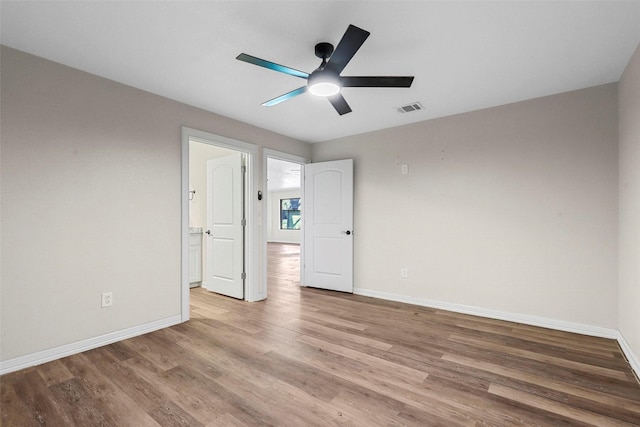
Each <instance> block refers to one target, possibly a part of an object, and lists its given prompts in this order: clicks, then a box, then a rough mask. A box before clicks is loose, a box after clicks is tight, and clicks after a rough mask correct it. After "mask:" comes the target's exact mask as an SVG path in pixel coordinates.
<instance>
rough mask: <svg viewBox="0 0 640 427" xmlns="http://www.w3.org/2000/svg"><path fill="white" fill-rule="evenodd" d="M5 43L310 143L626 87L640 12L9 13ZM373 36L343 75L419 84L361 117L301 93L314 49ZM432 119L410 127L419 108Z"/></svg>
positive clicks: (128, 7) (354, 101) (66, 9)
mask: <svg viewBox="0 0 640 427" xmlns="http://www.w3.org/2000/svg"><path fill="white" fill-rule="evenodd" d="M0 13H1V24H2V29H1V41H2V44H4V45H7V46H10V47H13V48H16V49H19V50H23V51H26V52H29V53H32V54H35V55H38V56H41V57H44V58H47V59H51V60H53V61H57V62H60V63H63V64H66V65H69V66H71V67H75V68H78V69H81V70H85V71H88V72H90V73H93V74H97V75H99V76H103V77H106V78H109V79H112V80H115V81H118V82H122V83H124V84H127V85H131V86H134V87H137V88H140V89H143V90H146V91H149V92H153V93H156V94H159V95H162V96H165V97H168V98H171V99H175V100H178V101H181V102H184V103H187V104H190V105H194V106H197V107H200V108H203V109H205V110H209V111H212V112H215V113H218V114H221V115H224V116H228V117H232V118H234V119H237V120H241V121H243V122H247V123H251V124H253V125H256V126H259V127H262V128H265V129H269V130H272V131H275V132H278V133H281V134H284V135H288V136H291V137H293V138H297V139H299V140H302V141H307V142H317V141H323V140H328V139H333V138H338V137H342V136H347V135H353V134H358V133H363V132H368V131H372V130H377V129H382V128H387V127H392V126H398V125H403V124H407V123H412V122H416V121H422V120H426V119H430V118H435V117H442V116H447V115H451V114H457V113H462V112H465V111H471V110H476V109H480V108H486V107H491V106H495V105H501V104H507V103H511V102H516V101H521V100H525V99H531V98H536V97H540V96H545V95H550V94H554V93H560V92H565V91H569V90H574V89H580V88H584V87H589V86H594V85H599V84H604V83H609V82H614V81H617V80H619V78H620V75H621V73H622V71H623V70H624V67H625V66H626V64H627V63H628V61H629V59H630V57H631V55H632V54H633V51H634V50H635V49H636V47H637V46H638V43H639V42H640V24H639V23H640V1H626V2H616V1H588V2H587V1H585V2H582V1H569V2H556V1H542V2H532V1H531V2H530V1H511V2H485V1H473V2H460V1H449V2H444V1H442V2H436V1H403V2H401V1H264V0H261V1H198V2H191V1H171V2H155V1H118V2H112V1H107V2H103V1H84V2H71V1H44V2H37V1H30V2H26V1H6V0H3V1H2V3H1V12H0ZM349 24H354V25H356V26H358V27H361V28H363V29H365V30H368V31H370V32H371V36H370V37H369V38H368V39H367V41H366V42H365V43H364V45H363V46H362V48H361V49H360V50H359V51H358V53H357V54H356V56H355V57H354V58H353V60H352V61H351V62H350V63H349V65H348V66H347V67H346V68H345V70H344V72H343V75H415V80H414V83H413V86H412V87H411V88H410V89H388V88H382V89H365V88H345V89H344V90H343V95H344V97H345V98H346V100H347V101H348V102H349V104H350V105H351V108H352V109H353V112H352V113H349V114H346V115H344V116H338V114H337V113H336V112H335V110H334V109H333V108H332V107H331V105H330V104H329V103H328V101H327V100H325V99H322V98H318V97H314V96H313V95H311V94H308V93H307V94H303V95H300V96H298V97H296V98H294V99H291V100H289V101H286V102H284V103H281V104H279V105H277V106H274V107H262V106H260V104H261V103H262V102H264V101H266V100H269V99H271V98H274V97H276V96H279V95H281V94H283V93H285V92H288V91H290V90H292V89H295V88H297V87H300V86H302V85H303V84H304V83H305V82H304V80H301V79H299V78H296V77H292V76H288V75H285V74H282V73H277V72H274V71H271V70H267V69H264V68H260V67H257V66H254V65H250V64H247V63H244V62H241V61H237V60H236V59H235V57H236V56H237V55H238V54H239V53H241V52H244V53H248V54H250V55H254V56H258V57H260V58H263V59H266V60H270V61H274V62H277V63H280V64H282V65H287V66H289V67H292V68H296V69H299V70H303V71H307V72H311V71H313V70H314V69H315V68H317V66H318V65H319V60H318V59H317V58H316V57H315V56H314V52H313V48H314V45H315V44H316V43H318V42H320V41H327V42H330V43H333V44H334V45H335V44H337V42H338V41H339V40H340V38H341V37H342V34H344V31H345V30H346V28H347V26H348V25H349ZM416 101H418V102H421V103H422V104H423V106H424V107H425V109H424V110H422V111H419V112H412V113H406V114H400V113H398V112H397V110H396V108H397V107H399V106H401V105H405V104H408V103H412V102H416Z"/></svg>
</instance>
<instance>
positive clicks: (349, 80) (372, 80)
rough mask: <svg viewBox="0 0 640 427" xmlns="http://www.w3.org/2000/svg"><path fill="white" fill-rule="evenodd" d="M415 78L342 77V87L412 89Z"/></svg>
mask: <svg viewBox="0 0 640 427" xmlns="http://www.w3.org/2000/svg"><path fill="white" fill-rule="evenodd" d="M411 83H413V76H370V77H356V76H349V77H340V84H341V85H342V87H411Z"/></svg>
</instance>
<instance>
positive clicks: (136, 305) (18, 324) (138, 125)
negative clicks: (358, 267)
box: [0, 46, 310, 361]
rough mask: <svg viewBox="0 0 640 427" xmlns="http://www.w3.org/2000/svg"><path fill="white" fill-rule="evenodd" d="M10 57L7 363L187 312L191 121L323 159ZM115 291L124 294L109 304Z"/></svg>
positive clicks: (5, 150) (5, 143)
mask: <svg viewBox="0 0 640 427" xmlns="http://www.w3.org/2000/svg"><path fill="white" fill-rule="evenodd" d="M1 67H2V69H1V75H2V81H1V85H2V86H1V89H2V101H1V102H2V104H1V106H0V107H1V111H2V129H1V134H0V137H1V140H2V151H1V152H2V159H1V182H2V199H1V203H2V204H1V218H2V252H1V257H2V258H1V263H2V272H1V277H0V278H1V286H0V297H1V315H0V316H1V317H0V324H1V326H0V342H2V346H1V351H0V359H1V360H3V361H5V360H7V359H11V358H15V357H18V356H24V355H28V354H31V353H34V352H39V351H43V350H47V349H51V348H55V347H59V346H63V345H67V344H71V343H74V342H78V341H82V340H86V339H90V338H93V337H97V336H100V335H104V334H108V333H112V332H117V331H120V330H123V329H127V328H132V327H136V326H139V325H144V324H146V323H148V322H154V321H161V320H162V319H167V318H171V317H174V316H176V315H179V314H180V286H181V285H180V231H181V230H180V227H181V222H180V214H181V211H180V190H181V183H180V179H181V178H180V168H181V137H182V135H181V127H182V126H187V127H190V128H195V129H200V130H203V131H207V132H212V133H215V134H219V135H222V136H226V137H230V138H235V139H238V140H241V141H245V142H250V143H253V144H257V145H259V146H260V147H268V148H272V149H275V150H279V151H284V152H289V153H292V154H296V155H300V156H306V157H310V147H309V145H307V144H304V143H301V142H298V141H295V140H292V139H290V138H287V137H284V136H281V135H277V134H274V133H271V132H267V131H265V130H262V129H259V128H256V127H253V126H250V125H247V124H244V123H241V122H238V121H234V120H231V119H228V118H225V117H221V116H218V115H216V114H212V113H209V112H206V111H203V110H199V109H196V108H193V107H190V106H187V105H184V104H180V103H178V102H174V101H171V100H168V99H166V98H162V97H159V96H156V95H153V94H150V93H147V92H143V91H140V90H137V89H134V88H131V87H127V86H124V85H121V84H119V83H115V82H113V81H109V80H106V79H103V78H100V77H97V76H93V75H90V74H87V73H84V72H80V71H77V70H74V69H71V68H68V67H65V66H62V65H59V64H56V63H53V62H50V61H47V60H44V59H41V58H37V57H34V56H31V55H28V54H25V53H22V52H19V51H16V50H13V49H10V48H6V47H4V46H3V47H2V57H1ZM257 163H258V168H259V169H260V168H261V162H257ZM257 172H258V176H262V172H261V170H258V171H257ZM259 186H262V182H260V183H259ZM259 234H260V235H261V234H262V233H259ZM262 271H263V268H262V267H259V268H258V280H261V279H262V278H261V275H260V273H261V272H262ZM105 291H112V292H113V301H114V303H113V306H112V307H110V308H108V309H101V308H100V295H101V293H102V292H105Z"/></svg>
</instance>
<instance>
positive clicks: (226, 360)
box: [0, 244, 640, 426]
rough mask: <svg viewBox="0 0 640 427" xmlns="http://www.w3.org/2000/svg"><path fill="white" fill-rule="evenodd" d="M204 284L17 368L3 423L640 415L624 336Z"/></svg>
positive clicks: (496, 422)
mask: <svg viewBox="0 0 640 427" xmlns="http://www.w3.org/2000/svg"><path fill="white" fill-rule="evenodd" d="M298 257H299V253H298V248H297V247H296V246H293V245H280V244H275V245H270V247H269V261H270V263H271V264H270V265H271V266H272V267H270V269H269V298H268V300H267V301H264V302H259V303H246V302H242V301H236V300H233V299H230V298H225V297H221V296H217V295H215V294H212V293H208V292H207V291H205V290H203V289H199V288H197V289H193V290H192V291H191V298H192V300H191V304H192V320H191V321H189V322H187V323H185V324H181V325H178V326H175V327H171V328H167V329H164V330H161V331H157V332H154V333H151V334H147V335H144V336H140V337H137V338H133V339H129V340H126V341H122V342H119V343H116V344H112V345H109V346H105V347H102V348H99V349H95V350H91V351H87V352H85V353H82V354H78V355H74V356H70V357H66V358H64V359H61V360H58V361H55V362H51V363H47V364H45V365H41V366H38V367H35V368H30V369H27V370H23V371H20V372H16V373H12V374H9V375H5V376H3V377H2V378H1V379H0V384H1V386H0V389H1V392H2V394H1V397H2V408H1V410H2V414H1V424H2V425H3V426H38V425H48V426H96V425H99V426H157V425H162V426H202V425H207V426H224V425H240V426H244V425H276V426H310V425H318V426H328V425H354V426H388V425H416V426H431V425H439V426H457V425H464V426H475V425H480V426H485V425H491V426H510V425H542V426H562V425H579V426H584V425H593V426H618V425H640V385H639V384H638V382H637V381H636V379H635V378H634V376H633V374H632V372H631V370H630V368H629V366H628V364H627V363H626V362H625V360H624V358H623V356H622V354H621V352H620V350H619V348H618V346H617V344H616V343H615V342H614V341H611V340H606V339H599V338H592V337H586V336H580V335H574V334H569V333H563V332H558V331H552V330H546V329H540V328H535V327H530V326H524V325H519V324H514V323H508V322H502V321H496V320H489V319H483V318H476V317H472V316H466V315H460V314H455V313H450V312H446V311H442V310H435V309H429V308H424V307H417V306H411V305H406V304H400V303H393V302H386V301H381V300H375V299H371V298H366V297H360V296H354V295H347V294H340V293H334V292H326V291H320V290H314V289H309V288H302V289H301V288H300V287H299V283H298V275H297V264H298Z"/></svg>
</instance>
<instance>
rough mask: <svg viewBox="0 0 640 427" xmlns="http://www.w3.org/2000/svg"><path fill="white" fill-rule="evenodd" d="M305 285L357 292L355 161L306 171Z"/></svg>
mask: <svg viewBox="0 0 640 427" xmlns="http://www.w3.org/2000/svg"><path fill="white" fill-rule="evenodd" d="M303 203H304V213H303V216H304V219H303V229H304V255H303V256H304V266H303V269H304V283H303V285H305V286H311V287H316V288H322V289H330V290H335V291H342V292H353V233H352V230H353V160H352V159H347V160H337V161H331V162H320V163H309V164H307V165H305V168H304V200H303Z"/></svg>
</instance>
